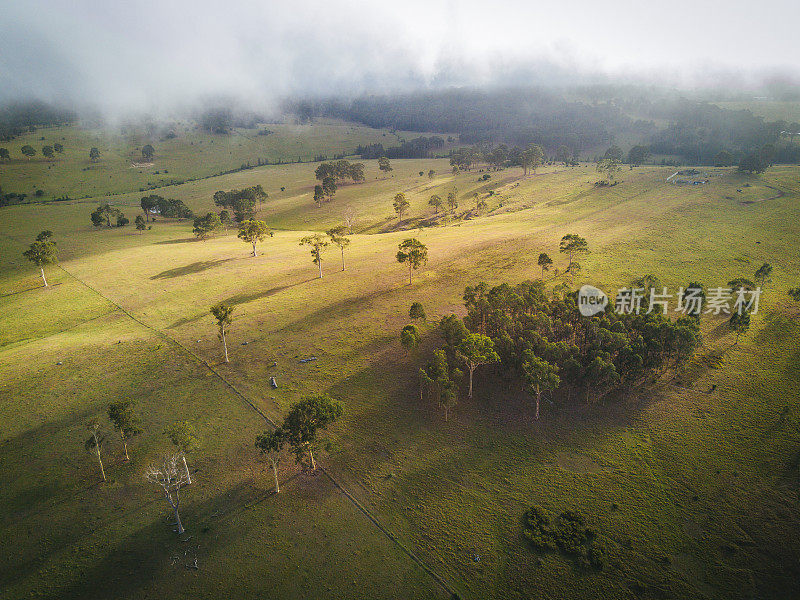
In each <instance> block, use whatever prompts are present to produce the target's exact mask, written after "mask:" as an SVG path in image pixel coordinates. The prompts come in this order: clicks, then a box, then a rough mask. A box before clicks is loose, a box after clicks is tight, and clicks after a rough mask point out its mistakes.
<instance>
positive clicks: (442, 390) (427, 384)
mask: <svg viewBox="0 0 800 600" xmlns="http://www.w3.org/2000/svg"><path fill="white" fill-rule="evenodd" d="M460 377H461V371H459V370H458V369H454V370H453V372H452V373H451V371H450V367H449V365H448V363H447V353H446V352H445V351H444V350H443V349H441V348H440V349H438V350H436V351H434V353H433V357H432V359H431V361H430V362H429V363H428V365H427V366H426V367H424V368H422V369H420V370H419V380H420V388H419V395H420V400H422V398H423V396H424V392H425V391H426V390H427V392H428V394H429V395H430V396H431V397H432V398H433V401H434V402H436V404H437V405H438V406H439V407H440V408H441V409H442V410H443V411H444V420H445V422H446V421H447V420H448V417H449V415H450V411H451V410H452V409H453V408H454V407H455V406H456V404H457V402H458V384H457V383H456V381H455V380H456V379H458V378H460Z"/></svg>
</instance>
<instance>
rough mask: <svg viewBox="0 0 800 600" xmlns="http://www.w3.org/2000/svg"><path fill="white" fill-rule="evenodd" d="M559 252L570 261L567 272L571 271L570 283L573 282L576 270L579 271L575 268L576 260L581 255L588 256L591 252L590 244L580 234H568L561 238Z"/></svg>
mask: <svg viewBox="0 0 800 600" xmlns="http://www.w3.org/2000/svg"><path fill="white" fill-rule="evenodd" d="M558 251H559V252H561V253H562V254H566V255H567V259H568V261H569V262H568V264H567V271H569V274H570V281H573V279H574V277H573V275H574V273H575V270H577V269H576V268H575V265H576V264H577V263H575V261H574V259H575V257H576V256H579V255H581V254H587V253H588V252H589V244H588V243H587V242H586V239H585V238H582V237H581V236H579V235H578V234H576V233H568V234H567V235H565V236H564V237H562V238H561V243H560V244H559V246H558Z"/></svg>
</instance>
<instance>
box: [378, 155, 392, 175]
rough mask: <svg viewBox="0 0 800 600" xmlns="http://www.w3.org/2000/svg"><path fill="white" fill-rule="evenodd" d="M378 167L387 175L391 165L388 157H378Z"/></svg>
mask: <svg viewBox="0 0 800 600" xmlns="http://www.w3.org/2000/svg"><path fill="white" fill-rule="evenodd" d="M378 168H379V169H380V170H381V171H383V172H384V173H386V174H387V175H388V174H389V172H390V171H392V165H391V164H390V163H389V159H388V158H386V157H385V156H381V157H380V158H379V159H378Z"/></svg>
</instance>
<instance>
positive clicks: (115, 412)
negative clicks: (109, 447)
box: [108, 400, 142, 461]
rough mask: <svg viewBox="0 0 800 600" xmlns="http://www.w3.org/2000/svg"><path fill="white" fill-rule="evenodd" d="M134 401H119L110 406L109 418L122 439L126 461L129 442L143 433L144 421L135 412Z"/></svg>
mask: <svg viewBox="0 0 800 600" xmlns="http://www.w3.org/2000/svg"><path fill="white" fill-rule="evenodd" d="M134 406H135V405H134V402H133V400H119V401H117V402H112V403H111V404H109V405H108V418H109V420H110V421H111V423H112V424H113V425H114V429H116V430H117V431H118V432H119V435H120V438H122V446H123V447H124V448H125V460H126V461H128V460H130V457H129V456H128V440H129V439H131V438H132V437H135V436H137V435H139V434H141V433H142V420H141V419H140V418H139V415H137V414H136V411H135V410H134Z"/></svg>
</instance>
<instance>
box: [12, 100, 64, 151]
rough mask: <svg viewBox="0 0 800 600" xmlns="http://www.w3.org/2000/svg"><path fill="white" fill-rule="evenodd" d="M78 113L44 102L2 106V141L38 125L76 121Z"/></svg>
mask: <svg viewBox="0 0 800 600" xmlns="http://www.w3.org/2000/svg"><path fill="white" fill-rule="evenodd" d="M76 118H77V115H76V114H75V113H74V112H72V111H70V110H66V109H62V108H58V107H55V106H51V105H49V104H45V103H44V102H39V101H31V102H14V103H11V104H8V105H7V106H0V141H2V142H7V141H9V140H11V139H13V138H15V137H16V136H18V135H21V134H23V133H25V132H26V131H32V130H34V129H35V128H36V127H53V126H57V125H64V124H66V123H71V122H73V121H75V120H76Z"/></svg>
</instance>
